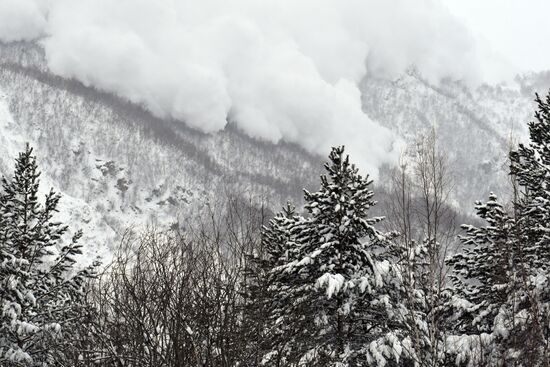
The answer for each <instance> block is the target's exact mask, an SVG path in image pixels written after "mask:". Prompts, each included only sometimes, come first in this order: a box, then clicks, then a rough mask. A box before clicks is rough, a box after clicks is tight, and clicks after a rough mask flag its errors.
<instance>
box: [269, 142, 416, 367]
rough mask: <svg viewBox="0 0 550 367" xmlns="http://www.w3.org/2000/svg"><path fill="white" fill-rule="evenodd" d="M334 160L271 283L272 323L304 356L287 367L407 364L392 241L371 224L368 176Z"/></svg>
mask: <svg viewBox="0 0 550 367" xmlns="http://www.w3.org/2000/svg"><path fill="white" fill-rule="evenodd" d="M329 158H330V161H329V162H328V163H327V164H326V165H325V168H326V170H327V175H323V176H321V188H320V190H319V191H317V192H313V193H310V192H308V191H305V202H306V204H305V208H306V210H307V211H308V212H309V214H310V216H308V217H307V218H303V219H302V220H298V221H296V223H295V224H294V225H293V226H292V228H290V233H291V239H292V240H291V242H290V243H288V248H289V250H288V251H287V254H288V259H287V260H286V263H284V264H282V265H279V266H276V267H274V268H273V269H271V270H270V275H269V277H270V279H272V281H273V283H272V285H271V289H272V291H273V293H274V298H275V299H277V304H278V306H277V307H276V309H274V310H273V311H272V312H273V315H275V316H276V317H278V322H279V323H280V324H282V325H281V330H283V332H292V335H291V336H289V338H288V339H289V340H291V341H292V343H296V345H294V346H293V347H294V350H298V351H299V352H300V358H299V360H297V361H292V362H293V363H292V364H289V365H307V366H331V365H332V366H378V365H379V366H382V365H392V364H397V363H398V362H399V361H401V362H403V360H404V359H406V358H407V353H406V351H407V350H410V347H411V346H410V339H409V338H408V337H404V331H403V328H402V327H403V325H402V321H401V320H402V319H401V315H402V314H403V313H404V312H405V311H404V310H403V308H404V306H403V304H402V303H400V300H401V294H402V289H401V286H402V285H401V280H400V274H399V272H398V269H397V267H396V266H394V264H393V263H392V260H393V259H394V254H392V253H391V251H389V250H390V249H391V242H390V241H391V237H392V234H385V233H381V232H380V231H379V230H377V229H376V228H375V227H374V225H375V224H376V223H378V222H380V221H381V220H382V218H377V217H375V218H370V217H369V216H368V211H369V209H370V208H371V207H372V206H373V205H375V201H373V199H372V197H373V192H372V191H371V190H370V185H371V182H372V181H371V180H369V178H368V176H367V177H363V176H361V175H360V174H359V172H358V169H357V168H356V167H355V166H354V165H352V164H350V162H349V158H348V157H347V156H345V155H344V148H343V147H339V148H333V149H332V152H331V153H330V155H329ZM275 241H278V239H275ZM272 246H275V245H272ZM285 315H292V316H291V317H288V316H287V317H285ZM285 323H288V325H284V324H285Z"/></svg>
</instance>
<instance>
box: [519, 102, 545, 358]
mask: <svg viewBox="0 0 550 367" xmlns="http://www.w3.org/2000/svg"><path fill="white" fill-rule="evenodd" d="M536 102H537V104H538V110H537V111H536V113H535V120H534V121H531V122H530V123H529V138H530V142H529V145H524V144H520V145H519V147H518V149H517V150H516V151H514V152H512V153H511V154H510V160H511V165H510V170H511V174H512V175H513V177H514V178H515V179H516V180H517V183H518V184H519V186H520V190H519V193H518V197H517V198H516V200H515V213H516V221H517V229H516V236H517V238H518V240H519V242H520V247H519V250H518V251H519V254H518V257H519V261H517V263H518V268H519V270H518V271H519V275H518V276H519V277H520V279H521V282H522V289H523V291H524V294H523V296H522V298H521V299H520V301H521V308H522V309H523V312H524V313H525V314H524V315H523V316H524V317H522V319H523V320H524V321H523V322H522V323H521V324H520V325H519V326H518V327H517V330H516V334H517V335H520V336H521V338H522V339H523V341H522V345H521V346H520V350H521V353H520V355H521V357H520V358H521V359H522V360H523V361H525V363H526V364H529V365H532V366H535V365H544V366H547V365H549V363H550V362H549V361H550V274H549V273H550V94H549V95H548V96H547V97H546V98H545V99H544V100H543V99H541V98H540V96H539V95H538V94H537V96H536Z"/></svg>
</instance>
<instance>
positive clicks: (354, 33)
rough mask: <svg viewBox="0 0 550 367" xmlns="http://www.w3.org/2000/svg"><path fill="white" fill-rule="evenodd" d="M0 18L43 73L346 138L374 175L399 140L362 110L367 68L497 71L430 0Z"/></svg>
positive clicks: (484, 74)
mask: <svg viewBox="0 0 550 367" xmlns="http://www.w3.org/2000/svg"><path fill="white" fill-rule="evenodd" d="M4 7H6V5H5V6H4ZM3 18H6V19H3ZM0 23H3V24H4V25H3V26H2V27H0V40H4V41H6V42H11V41H17V40H39V42H40V43H41V44H42V45H43V47H44V55H45V62H46V65H47V67H48V69H49V70H50V71H51V72H52V73H53V74H55V75H58V76H62V77H65V78H74V79H76V80H78V81H80V82H82V83H83V84H84V85H87V86H93V87H95V88H98V89H100V90H103V91H107V92H110V93H114V94H116V95H118V96H120V97H122V98H124V99H127V100H129V101H131V102H132V103H135V104H139V105H142V106H144V107H145V108H146V109H147V110H149V111H150V112H151V113H152V114H153V115H154V116H155V117H158V118H162V119H174V120H177V121H182V122H184V123H185V124H186V125H187V126H189V127H192V128H194V129H197V130H199V131H202V132H207V133H210V132H216V131H222V130H223V129H224V128H225V127H226V126H227V124H232V125H234V126H235V127H237V128H238V129H239V130H241V131H242V132H244V133H245V134H246V135H248V136H251V137H254V138H260V139H263V140H266V141H269V142H273V143H276V142H278V141H281V140H283V141H286V142H291V143H296V144H298V145H300V146H302V147H303V148H304V149H306V150H307V151H309V152H310V153H314V154H325V152H326V151H327V150H328V149H329V148H330V146H333V145H337V144H341V142H343V141H345V142H346V145H347V148H348V151H349V152H350V153H352V154H354V155H355V156H356V157H358V158H357V161H358V162H359V163H360V164H361V166H362V167H363V168H364V169H365V170H367V171H369V172H371V173H372V174H373V175H375V176H376V174H377V169H378V167H379V166H380V165H382V164H385V163H391V162H395V161H396V159H397V156H398V154H399V150H400V149H401V144H400V143H401V142H400V140H399V139H398V137H397V136H396V135H395V134H393V133H392V131H391V130H390V129H388V128H387V126H384V125H381V124H379V123H378V121H377V120H376V119H372V118H370V116H369V115H368V113H364V111H363V110H362V108H361V91H360V90H359V89H358V83H359V82H360V81H361V79H362V78H363V77H365V75H366V76H369V77H389V78H395V77H397V76H399V75H401V74H402V73H404V72H405V71H406V70H407V69H408V68H409V67H410V66H411V65H415V67H416V68H417V70H419V72H420V73H421V74H422V75H423V77H424V78H427V79H428V80H430V82H431V83H434V84H437V83H439V81H440V80H441V79H442V78H450V79H452V80H463V81H466V82H467V83H479V82H480V81H484V80H487V78H489V79H491V78H492V79H494V78H502V77H503V75H504V74H506V72H507V70H505V68H504V67H503V66H502V65H503V64H504V63H494V62H493V63H491V64H490V65H489V64H488V62H489V61H488V60H489V58H488V57H486V55H485V52H486V50H485V49H480V48H479V47H478V46H477V44H476V43H475V42H474V39H473V38H472V37H471V35H470V34H469V31H468V30H467V29H466V28H465V27H464V26H463V25H462V24H461V23H460V22H459V21H458V20H457V19H455V18H454V16H453V15H452V14H450V13H449V11H448V10H447V9H446V8H445V6H443V5H442V3H441V2H440V1H432V0H422V1H415V2H414V3H413V2H408V1H404V0H390V1H388V0H367V1H365V0H352V1H346V2H342V1H337V0H322V1H318V0H316V1H313V0H302V1H288V0H284V1H280V0H268V1H261V2H258V1H254V0H237V1H231V2H227V1H220V0H206V1H204V0H203V1H173V0H162V1H157V0H139V1H135V0H123V1H110V0H78V1H66V0H58V1H40V0H18V1H12V0H10V1H8V5H7V8H6V9H0ZM491 61H494V60H492V59H491Z"/></svg>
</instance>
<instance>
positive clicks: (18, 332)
mask: <svg viewBox="0 0 550 367" xmlns="http://www.w3.org/2000/svg"><path fill="white" fill-rule="evenodd" d="M536 101H537V104H538V109H537V111H536V113H535V119H534V121H532V122H530V123H529V137H530V141H529V142H528V143H527V144H519V146H518V147H517V149H515V150H513V151H511V153H510V155H509V161H510V176H509V177H510V182H511V187H512V193H513V194H512V198H511V199H510V200H509V201H508V202H501V201H500V200H499V199H498V197H497V196H496V195H495V194H493V193H491V194H490V195H489V197H488V198H487V200H486V201H484V202H478V203H476V206H475V210H476V213H477V218H476V219H475V220H472V222H473V224H466V225H462V226H461V227H460V228H458V226H457V224H456V223H457V220H458V218H457V215H456V211H455V210H453V203H452V201H451V200H452V196H451V193H452V189H453V182H452V179H451V175H450V173H449V172H448V166H447V164H446V157H445V155H444V154H442V153H441V152H440V151H439V150H438V149H437V144H436V140H435V135H434V134H427V135H426V136H424V137H422V138H420V139H419V140H418V141H417V142H416V144H414V145H413V146H412V147H411V153H410V154H409V157H408V158H407V159H403V160H402V161H401V162H400V163H399V164H398V165H397V167H395V168H393V169H392V174H391V176H390V178H389V180H388V182H387V183H386V184H387V185H386V186H387V187H389V190H388V194H387V196H388V198H387V199H386V200H385V201H384V203H383V204H382V206H383V208H382V209H380V210H379V211H382V212H383V213H384V214H386V215H387V218H384V217H380V216H374V215H372V212H373V208H375V206H376V204H377V203H376V201H375V200H374V193H373V191H372V180H371V179H370V178H369V176H365V175H362V174H361V172H360V171H359V170H358V169H357V167H355V166H354V165H353V164H352V163H351V162H350V159H349V157H348V156H347V155H346V154H345V151H344V148H343V147H335V148H333V149H332V151H331V152H330V154H329V157H328V161H327V163H326V164H325V170H326V173H325V174H324V175H322V176H321V178H320V188H319V189H318V190H317V191H315V192H310V191H307V190H305V191H304V202H305V205H304V207H303V209H301V208H296V207H295V206H294V205H293V204H292V203H287V204H286V205H285V206H284V207H283V209H282V210H281V211H280V212H278V213H274V214H273V213H271V212H270V211H269V209H268V208H265V207H262V206H258V205H256V203H254V202H247V201H244V200H242V198H239V197H227V198H224V199H223V203H222V204H223V205H221V208H218V209H219V210H218V209H212V210H211V211H210V212H209V214H208V215H205V216H203V217H201V218H200V219H199V220H197V221H194V222H193V223H192V225H189V226H187V227H186V228H185V230H177V229H174V230H164V229H159V228H154V227H150V228H147V229H145V230H143V231H141V232H140V233H137V234H136V233H135V231H128V232H127V233H126V234H125V235H124V236H123V239H122V240H121V241H120V244H119V245H118V246H117V247H116V249H115V251H114V253H113V259H112V260H111V261H109V263H107V264H99V263H92V264H91V265H90V266H87V267H82V266H80V265H79V264H78V263H77V260H78V255H79V254H81V249H82V244H81V243H80V241H79V240H80V238H81V235H82V234H81V232H79V231H77V232H75V234H74V235H73V236H69V228H68V227H67V226H66V225H65V224H63V223H61V222H59V221H57V220H56V213H57V210H58V209H57V207H58V203H59V200H60V199H61V197H60V195H59V194H57V193H55V192H53V191H50V192H49V193H48V194H46V196H45V198H44V199H43V200H40V198H39V194H38V193H39V183H40V180H39V176H40V174H39V172H38V167H37V162H36V157H35V156H34V155H33V150H32V148H30V147H29V146H27V148H26V149H25V151H23V152H22V153H20V154H19V156H18V158H17V159H16V162H15V171H14V174H13V176H12V177H11V178H9V179H8V178H3V179H2V182H1V183H2V189H1V191H0V306H1V308H0V365H2V366H10V367H11V366H25V367H26V366H86V367H91V366H105V367H111V366H112V367H123V366H124V367H125V366H132V367H133V366H135V367H138V366H205V367H218V366H220V367H229V366H232V367H233V366H234V367H237V366H239V367H240V366H274V367H275V366H278V367H282V366H335V367H336V366H338V367H344V366H411V367H412V366H426V367H436V366H464V367H466V366H468V367H469V366H472V367H474V366H548V365H550V345H549V341H550V287H549V285H550V284H549V279H550V278H549V276H550V274H549V272H550V268H549V264H550V262H549V260H550V95H549V96H548V97H546V98H545V99H541V98H540V97H539V96H538V95H537V98H536ZM220 200H221V199H220Z"/></svg>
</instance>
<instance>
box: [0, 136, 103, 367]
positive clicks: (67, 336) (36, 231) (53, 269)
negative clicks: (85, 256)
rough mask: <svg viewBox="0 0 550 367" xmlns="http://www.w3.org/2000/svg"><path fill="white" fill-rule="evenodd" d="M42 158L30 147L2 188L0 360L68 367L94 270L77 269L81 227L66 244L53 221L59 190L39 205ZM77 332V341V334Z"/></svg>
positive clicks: (63, 230)
mask: <svg viewBox="0 0 550 367" xmlns="http://www.w3.org/2000/svg"><path fill="white" fill-rule="evenodd" d="M39 176H40V173H39V172H38V171H37V165H36V158H35V157H34V156H33V155H32V149H31V148H30V147H29V146H28V145H27V148H26V150H25V151H24V152H22V153H20V154H19V157H18V158H17V159H16V165H15V173H14V176H13V178H12V179H11V180H7V179H6V178H2V192H0V304H1V307H2V308H1V312H0V364H2V365H3V366H10V365H14V366H19V365H25V366H38V365H40V366H48V365H61V364H62V361H66V360H67V359H68V358H69V357H70V356H69V355H70V354H71V353H72V352H73V350H72V349H71V343H72V342H73V341H74V335H71V332H72V331H73V330H74V327H73V326H74V325H77V324H78V316H79V315H80V309H79V307H80V305H81V301H82V295H83V294H82V288H83V286H84V282H85V281H86V279H88V278H89V277H90V276H91V275H92V270H93V267H91V268H85V269H83V270H81V271H75V269H74V265H75V263H76V259H75V256H76V255H78V254H80V253H81V247H82V246H81V245H80V244H79V243H78V240H79V238H80V237H81V236H82V233H81V232H76V234H75V235H74V236H73V237H72V239H70V241H68V242H67V241H65V240H64V239H63V237H64V235H65V234H66V233H67V230H68V228H67V226H65V225H63V224H62V223H59V222H57V221H55V220H54V215H55V213H56V212H57V206H58V204H59V200H60V195H59V194H56V193H55V192H53V191H50V192H49V193H48V194H47V195H46V196H45V199H44V202H43V203H40V201H39V199H38V191H39V183H40V180H39ZM71 336H73V338H71Z"/></svg>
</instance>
